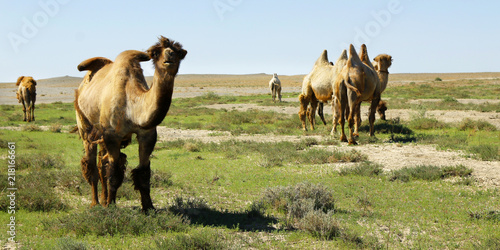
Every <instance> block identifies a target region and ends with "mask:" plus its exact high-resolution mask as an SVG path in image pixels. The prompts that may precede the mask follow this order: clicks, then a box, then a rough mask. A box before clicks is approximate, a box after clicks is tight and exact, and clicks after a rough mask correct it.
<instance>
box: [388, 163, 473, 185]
mask: <svg viewBox="0 0 500 250" xmlns="http://www.w3.org/2000/svg"><path fill="white" fill-rule="evenodd" d="M471 174H472V170H471V169H468V168H466V167H465V166H463V165H458V166H448V167H437V166H432V165H420V166H417V167H414V168H408V167H405V168H402V169H399V170H395V171H393V172H392V176H391V177H390V178H389V180H390V181H395V180H399V181H402V182H408V181H411V180H425V181H436V180H441V179H445V178H449V177H454V176H458V177H467V176H470V175H471Z"/></svg>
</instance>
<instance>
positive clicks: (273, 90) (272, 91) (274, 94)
mask: <svg viewBox="0 0 500 250" xmlns="http://www.w3.org/2000/svg"><path fill="white" fill-rule="evenodd" d="M271 95H272V96H273V102H276V87H275V86H274V84H273V85H272V86H271Z"/></svg>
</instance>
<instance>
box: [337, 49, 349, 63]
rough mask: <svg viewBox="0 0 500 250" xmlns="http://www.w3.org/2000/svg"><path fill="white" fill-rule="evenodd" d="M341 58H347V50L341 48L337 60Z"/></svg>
mask: <svg viewBox="0 0 500 250" xmlns="http://www.w3.org/2000/svg"><path fill="white" fill-rule="evenodd" d="M343 59H345V60H347V50H342V53H341V54H340V56H339V59H337V61H339V60H343Z"/></svg>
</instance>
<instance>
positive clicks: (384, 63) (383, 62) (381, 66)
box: [373, 54, 392, 73]
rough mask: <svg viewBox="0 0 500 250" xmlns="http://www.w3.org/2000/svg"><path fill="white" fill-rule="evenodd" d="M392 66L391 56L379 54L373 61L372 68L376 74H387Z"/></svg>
mask: <svg viewBox="0 0 500 250" xmlns="http://www.w3.org/2000/svg"><path fill="white" fill-rule="evenodd" d="M391 65H392V56H390V55H387V54H380V55H378V56H377V57H375V58H374V59H373V66H374V67H375V70H376V71H377V72H384V73H389V71H388V69H389V67H391Z"/></svg>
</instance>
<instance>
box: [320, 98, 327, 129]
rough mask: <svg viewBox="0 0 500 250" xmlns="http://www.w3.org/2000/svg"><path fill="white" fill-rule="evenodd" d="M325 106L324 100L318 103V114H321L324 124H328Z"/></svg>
mask: <svg viewBox="0 0 500 250" xmlns="http://www.w3.org/2000/svg"><path fill="white" fill-rule="evenodd" d="M323 106H324V103H323V102H320V103H318V115H319V118H321V121H322V122H323V125H326V121H325V115H324V113H323Z"/></svg>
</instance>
